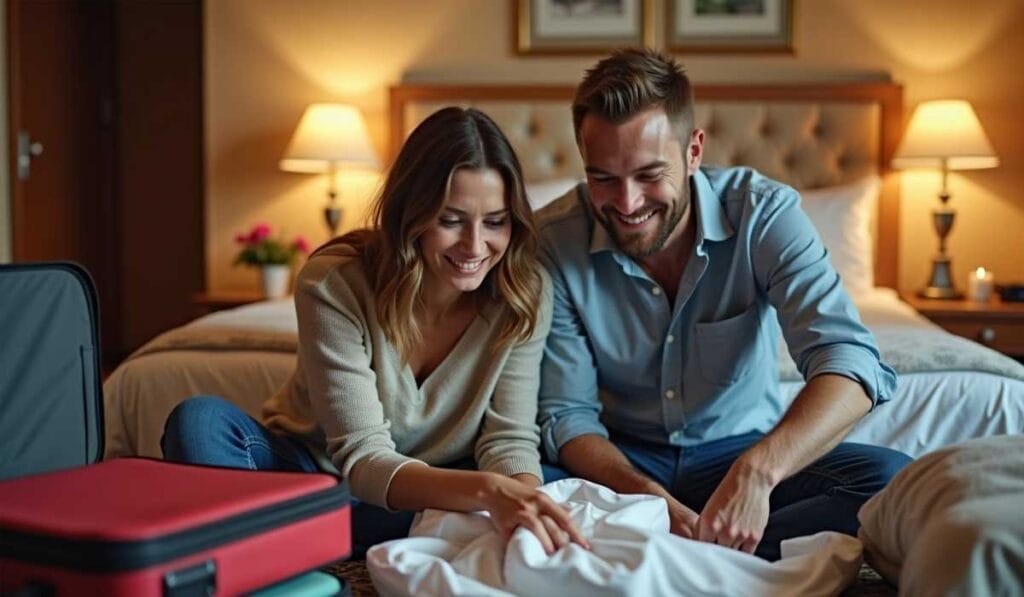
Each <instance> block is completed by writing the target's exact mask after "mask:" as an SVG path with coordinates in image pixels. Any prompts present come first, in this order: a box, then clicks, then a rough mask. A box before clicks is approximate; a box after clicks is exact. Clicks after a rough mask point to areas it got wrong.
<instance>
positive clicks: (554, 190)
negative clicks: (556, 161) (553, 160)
mask: <svg viewBox="0 0 1024 597" xmlns="http://www.w3.org/2000/svg"><path fill="white" fill-rule="evenodd" d="M579 182H580V181H579V180H578V179H575V178H556V179H554V180H545V181H542V182H532V183H528V184H527V185H526V200H527V201H529V202H530V207H532V208H533V211H537V210H538V209H540V208H542V207H544V206H545V205H547V204H548V203H551V202H552V201H554V200H555V199H558V198H559V197H561V196H562V195H564V194H566V193H568V192H569V189H571V188H573V187H574V186H576V185H577V184H579Z"/></svg>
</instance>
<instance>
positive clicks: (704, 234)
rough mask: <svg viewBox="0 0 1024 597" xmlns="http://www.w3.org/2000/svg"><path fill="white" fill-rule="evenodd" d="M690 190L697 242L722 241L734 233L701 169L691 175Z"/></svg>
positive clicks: (723, 209) (720, 203) (716, 194)
mask: <svg viewBox="0 0 1024 597" xmlns="http://www.w3.org/2000/svg"><path fill="white" fill-rule="evenodd" d="M690 190H691V191H692V195H693V203H694V205H695V206H696V208H697V231H698V237H697V238H698V242H699V241H700V240H710V241H723V240H726V239H727V238H730V237H731V236H732V235H733V234H735V233H736V231H735V230H733V227H732V224H730V223H729V218H728V217H727V216H726V215H725V208H724V207H723V206H722V202H721V201H720V200H719V198H718V193H716V192H715V190H714V189H713V188H711V181H710V180H708V177H707V175H706V174H704V171H703V170H701V169H699V168H698V169H697V171H696V172H694V173H693V179H692V183H691V185H690Z"/></svg>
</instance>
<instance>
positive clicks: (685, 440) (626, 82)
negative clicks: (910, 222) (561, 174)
mask: <svg viewBox="0 0 1024 597" xmlns="http://www.w3.org/2000/svg"><path fill="white" fill-rule="evenodd" d="M573 121H574V125H575V129H576V139H577V142H578V145H579V148H580V153H581V155H582V157H583V162H584V165H585V167H586V174H587V181H586V184H580V185H578V186H577V187H576V189H574V190H573V191H572V192H570V193H569V194H567V195H566V196H565V197H562V198H561V199H559V200H557V201H556V202H555V203H554V204H552V205H551V206H549V207H548V208H546V209H545V210H543V211H542V212H541V214H540V222H541V236H542V249H543V250H542V255H543V258H544V260H545V264H546V265H547V267H548V269H549V270H550V272H551V276H552V279H553V281H554V286H555V288H554V296H555V306H554V314H553V321H552V329H551V333H550V335H549V337H548V341H547V348H546V351H545V357H544V364H543V368H542V380H541V391H540V423H541V428H542V437H543V439H544V444H545V449H546V452H547V456H548V458H549V459H551V460H552V461H557V462H558V463H560V464H561V465H562V466H563V467H565V468H566V469H568V470H569V471H570V472H572V473H573V474H575V475H577V476H580V477H584V478H587V479H590V480H593V481H596V482H598V483H601V484H603V485H606V486H608V487H611V488H612V489H615V490H616V491H618V492H621V493H648V494H655V495H660V496H662V497H664V498H665V499H666V500H667V501H668V505H669V513H670V518H671V520H672V532H674V533H676V534H677V535H680V536H683V537H688V538H693V539H698V540H701V541H707V542H713V543H718V544H720V545H725V546H728V547H733V548H736V549H740V550H743V551H746V552H750V553H753V552H755V549H756V553H757V554H758V555H760V556H762V557H765V558H768V559H777V558H778V557H779V555H780V554H779V542H780V541H781V540H782V539H785V538H789V537H793V536H799V535H807V534H812V533H815V532H818V531H821V530H836V531H841V532H845V533H849V534H855V533H856V530H857V526H858V525H857V518H856V514H857V510H858V509H859V508H860V505H861V504H862V503H863V502H864V501H866V500H867V499H868V498H869V497H871V495H873V494H874V493H876V492H877V491H878V490H879V489H881V488H882V487H884V486H885V484H886V483H887V482H888V480H889V479H890V478H891V477H892V475H894V474H895V473H896V472H897V471H898V470H899V469H900V468H902V466H903V465H904V464H906V463H907V462H908V461H909V459H908V458H907V457H906V456H905V455H903V454H900V453H899V452H895V451H892V450H888V449H885V448H880V447H874V446H866V445H859V444H849V443H847V444H840V441H841V439H842V438H843V437H844V436H845V435H846V434H847V433H848V432H849V430H850V429H851V428H852V427H853V425H854V424H855V423H856V422H857V420H858V419H860V418H861V417H862V416H863V415H864V414H865V413H867V412H868V411H869V410H870V409H871V408H872V406H873V405H875V404H877V403H879V402H883V401H885V400H888V399H889V398H890V396H891V395H892V392H893V390H894V388H895V386H896V377H895V374H894V372H893V371H892V370H891V369H890V368H889V367H887V366H886V365H884V364H882V363H881V362H880V361H879V353H878V349H877V348H876V346H875V344H874V339H873V337H872V335H871V333H870V332H869V331H868V330H867V329H865V328H864V327H863V325H861V323H860V321H859V317H858V315H857V312H856V310H855V308H854V307H853V305H852V304H851V302H850V299H849V297H848V296H847V294H846V293H845V291H844V290H843V287H842V284H841V282H840V279H839V277H838V275H837V274H836V272H835V270H834V269H833V268H832V266H831V265H830V264H829V261H828V256H827V253H826V250H825V248H824V247H823V246H822V244H821V241H820V240H819V238H818V236H817V234H816V233H815V231H814V228H813V226H812V225H811V223H810V222H809V220H808V219H807V218H806V216H805V215H804V214H803V212H801V210H800V207H799V195H798V193H797V192H796V191H794V190H793V189H792V188H790V187H788V186H785V185H783V184H780V183H778V182H775V181H772V180H769V179H767V178H765V177H763V176H761V175H760V174H758V173H757V172H755V171H753V170H751V169H748V168H732V169H714V168H704V169H702V168H701V167H700V166H701V158H702V156H703V147H704V132H703V131H701V130H700V129H695V128H694V125H693V106H692V93H691V90H690V84H689V81H688V80H687V78H686V76H685V74H684V73H683V71H682V69H681V68H680V67H679V65H678V64H677V63H676V62H675V61H673V60H671V59H668V58H666V57H664V56H662V55H660V54H658V53H656V52H654V51H649V50H633V49H630V50H621V51H618V52H616V53H614V54H613V55H612V56H611V57H609V58H606V59H605V60H602V61H601V62H599V63H598V64H597V65H596V66H595V67H594V68H593V69H591V70H590V71H588V72H587V74H586V76H585V77H584V80H583V82H582V83H581V84H580V86H579V88H578V89H577V92H576V98H575V100H574V103H573ZM776 314H777V319H778V322H779V324H781V327H782V331H783V334H784V337H785V339H786V342H787V345H788V347H789V350H790V353H791V354H792V356H793V358H794V360H795V361H796V363H797V365H798V367H799V369H800V371H801V372H802V373H803V375H804V377H805V379H806V380H807V384H806V386H805V387H804V389H803V390H802V391H801V392H800V394H799V395H798V396H797V398H796V400H795V401H794V402H793V404H792V406H791V407H790V408H789V409H788V410H787V411H786V412H785V413H784V414H783V412H782V411H783V408H782V404H781V398H780V391H779V386H778V379H777V365H776V356H777V338H776V334H775V331H774V330H775V329H776V326H775V323H774V321H772V320H773V319H775V318H776ZM780 418H781V420H780Z"/></svg>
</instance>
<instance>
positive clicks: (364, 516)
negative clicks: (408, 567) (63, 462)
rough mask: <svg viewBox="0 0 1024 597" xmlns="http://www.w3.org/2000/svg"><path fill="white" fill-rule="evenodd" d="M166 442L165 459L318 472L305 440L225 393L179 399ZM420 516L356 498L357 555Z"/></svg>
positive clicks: (472, 466)
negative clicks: (258, 417)
mask: <svg viewBox="0 0 1024 597" xmlns="http://www.w3.org/2000/svg"><path fill="white" fill-rule="evenodd" d="M161 445H162V447H163V451H164V458H165V459H167V460H170V461H173V462H188V463H192V464H206V465H214V466H224V467H229V468H239V469H250V470H260V471H296V472H308V473H315V472H318V471H319V469H318V467H317V465H316V461H315V460H314V458H313V456H312V455H311V454H310V453H309V450H308V449H307V448H306V446H305V445H303V443H302V442H300V441H299V440H297V439H296V438H294V437H288V436H283V435H278V434H276V433H273V432H272V431H270V430H269V429H267V428H266V427H264V426H263V425H261V424H260V423H259V422H257V421H255V420H253V418H252V417H250V416H249V415H247V414H245V412H244V411H242V410H241V409H240V408H238V407H237V406H235V405H234V404H232V403H230V402H228V401H227V400H224V399H223V398H216V397H210V396H199V397H196V398H191V399H189V400H186V401H185V402H182V403H181V404H179V405H178V406H177V408H175V409H174V411H173V412H171V415H170V417H168V419H167V424H166V426H165V428H164V437H163V441H162V442H161ZM446 468H457V469H463V470H476V463H475V462H474V461H473V459H472V458H468V459H464V460H460V461H457V462H453V463H450V464H448V465H446ZM415 515H416V513H415V512H412V511H398V512H388V511H387V510H385V509H384V508H380V507H378V506H374V505H371V504H366V503H363V502H360V501H358V500H355V499H353V500H352V557H353V559H363V558H365V557H366V550H367V549H369V548H370V547H372V546H373V545H376V544H377V543H381V542H383V541H388V540H390V539H398V538H401V537H406V536H407V535H408V534H409V527H410V526H411V525H412V520H413V517H414V516H415Z"/></svg>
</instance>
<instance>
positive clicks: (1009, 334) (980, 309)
mask: <svg viewBox="0 0 1024 597" xmlns="http://www.w3.org/2000/svg"><path fill="white" fill-rule="evenodd" d="M903 300H905V301H907V302H908V303H910V305H911V306H912V307H914V308H915V309H917V310H918V311H919V312H920V313H921V314H922V315H924V316H925V317H927V318H928V319H930V320H932V321H934V322H935V323H937V324H939V325H940V326H942V327H943V328H945V329H946V330H947V331H949V332H951V333H953V334H956V335H957V336H963V337H964V338H969V339H971V340H974V341H976V342H980V343H981V344H984V345H985V346H988V347H989V348H992V349H995V350H998V351H999V352H1001V353H1003V354H1006V355H1009V356H1011V357H1014V358H1017V359H1021V358H1024V303H1007V302H1003V301H1001V300H999V298H998V297H995V298H993V299H992V300H991V301H989V302H987V303H976V302H974V301H967V300H949V301H946V300H935V299H924V298H919V297H916V296H912V297H906V296H905V297H903Z"/></svg>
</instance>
